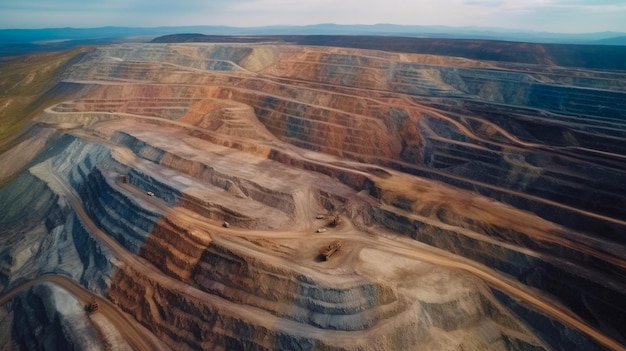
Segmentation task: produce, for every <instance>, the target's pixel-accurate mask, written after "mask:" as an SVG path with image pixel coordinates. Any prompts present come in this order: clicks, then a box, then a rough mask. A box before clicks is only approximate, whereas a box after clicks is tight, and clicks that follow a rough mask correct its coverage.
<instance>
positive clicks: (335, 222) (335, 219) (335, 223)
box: [328, 213, 341, 227]
mask: <svg viewBox="0 0 626 351" xmlns="http://www.w3.org/2000/svg"><path fill="white" fill-rule="evenodd" d="M331 217H332V219H331V220H330V222H328V226H329V227H336V226H338V225H339V223H341V217H339V214H337V213H335V214H333V215H332V216H331Z"/></svg>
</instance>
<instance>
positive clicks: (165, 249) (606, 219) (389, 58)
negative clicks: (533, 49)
mask: <svg viewBox="0 0 626 351" xmlns="http://www.w3.org/2000/svg"><path fill="white" fill-rule="evenodd" d="M70 62H71V65H70V66H69V67H67V68H66V69H65V70H63V73H62V74H61V75H60V76H59V77H60V82H59V83H58V84H57V85H55V86H54V87H53V88H52V90H51V91H52V92H53V93H54V94H57V95H56V96H63V97H67V98H64V99H63V101H62V102H59V103H56V104H53V105H50V106H49V107H48V108H46V109H45V111H43V112H42V113H41V114H39V115H38V116H37V118H36V119H35V121H34V122H33V125H32V127H30V128H29V129H28V132H26V133H23V134H22V136H21V139H20V140H19V141H15V142H13V144H12V145H15V147H14V148H11V147H7V151H4V152H3V153H2V154H0V162H2V165H3V169H2V170H0V182H2V181H3V180H6V181H7V183H8V185H6V186H5V187H3V188H2V189H0V199H4V200H5V201H4V205H2V206H4V207H0V209H1V210H3V211H5V212H4V213H5V214H4V215H2V216H0V225H3V226H4V228H8V229H6V230H5V232H3V233H1V234H2V235H3V238H4V240H5V241H6V243H7V244H5V245H4V246H3V247H0V249H2V251H0V254H1V255H3V256H2V257H3V259H4V261H3V262H4V263H3V266H2V274H1V275H0V278H2V279H1V281H2V287H5V288H6V289H10V288H16V287H17V289H20V288H19V287H18V286H19V285H20V283H23V282H25V281H30V282H31V283H28V284H34V283H36V282H39V281H43V280H46V281H50V282H53V283H56V284H59V285H60V286H61V287H62V288H65V289H67V290H68V291H70V292H71V293H76V291H77V290H76V289H75V288H73V287H71V284H69V283H59V282H60V280H55V279H56V278H38V277H39V276H41V275H42V274H43V273H54V274H57V275H65V276H68V275H69V276H71V277H72V278H73V279H77V280H79V282H80V284H81V285H84V286H86V287H88V288H90V289H91V290H92V291H93V292H94V293H97V294H100V295H102V296H103V297H106V298H107V299H108V300H109V301H110V302H111V303H112V304H111V306H117V308H119V309H120V310H121V311H124V312H126V313H127V314H129V315H130V316H132V317H134V319H136V321H137V322H139V323H140V324H141V325H143V327H144V328H145V329H141V328H135V327H133V328H134V329H132V330H131V331H129V332H128V333H127V332H120V333H119V334H120V335H121V336H122V337H124V338H126V339H127V340H128V339H138V340H137V342H133V340H128V344H129V345H130V346H131V347H134V348H136V349H152V348H154V347H157V346H155V345H156V344H154V341H153V340H154V337H156V338H158V339H159V340H161V341H162V342H163V343H164V344H166V345H168V347H170V348H172V349H176V350H187V349H188V350H193V349H213V350H220V349H223V350H231V349H255V350H256V349H261V350H270V349H284V350H297V349H300V350H309V349H319V350H407V349H424V348H432V349H434V350H462V349H465V350H477V349H490V350H537V349H571V348H572V347H582V348H589V349H593V348H597V349H599V348H608V349H615V350H623V349H624V346H623V344H624V343H625V340H626V335H625V334H624V330H623V327H622V326H623V323H622V322H624V320H623V318H624V317H623V316H624V315H626V314H625V312H626V306H625V305H624V301H626V299H624V297H625V296H624V292H625V291H626V283H625V281H624V277H625V269H626V260H625V257H626V250H625V247H624V245H625V244H626V240H624V234H625V233H626V219H625V218H626V212H625V211H626V206H624V205H625V204H626V193H624V188H623V184H624V182H625V181H626V169H625V167H624V159H625V158H626V153H624V147H623V145H624V140H625V138H626V129H625V124H624V122H623V121H624V117H626V115H624V111H626V109H624V107H626V105H624V104H626V83H624V82H625V81H626V74H624V73H623V72H621V71H594V70H590V69H584V68H576V69H566V68H563V67H560V66H556V65H554V62H543V61H541V62H538V63H540V64H526V63H525V64H521V63H511V62H496V61H473V60H471V59H467V58H455V57H447V56H433V55H424V54H407V53H395V52H389V51H374V50H362V49H348V48H322V47H314V46H295V45H282V44H281V45H278V44H255V45H249V44H145V45H140V44H133V45H114V46H107V47H102V48H98V49H93V50H90V51H88V52H86V53H84V54H81V55H80V56H77V57H76V58H75V59H74V60H71V61H70ZM7 145H8V144H7ZM18 148H19V149H18ZM44 193H45V195H46V197H45V198H44V197H43V194H44ZM37 194H42V195H37ZM38 196H40V197H39V198H38ZM333 213H336V214H338V215H340V218H341V221H340V223H339V225H337V226H330V225H328V224H329V222H330V221H331V220H332V216H331V214H333ZM318 215H323V216H324V218H323V219H317V218H316V217H317V216H318ZM225 222H228V225H225ZM319 228H325V229H326V231H322V232H320V233H318V232H317V231H318V229H319ZM52 235H60V236H61V237H71V238H72V241H71V243H73V245H69V244H68V245H69V246H68V247H65V248H60V249H59V252H61V253H62V252H67V253H66V254H67V255H68V257H69V253H70V252H72V255H76V257H77V260H78V262H79V264H77V265H76V266H77V268H76V271H73V270H72V269H69V268H67V267H66V266H64V265H63V262H62V260H60V262H59V263H58V265H56V266H55V265H52V264H48V265H47V266H45V267H42V266H41V265H40V263H38V262H39V261H37V258H36V254H35V253H36V252H38V253H39V255H40V256H41V255H44V256H45V255H46V254H47V253H49V252H52V251H51V250H52V249H51V247H52V246H50V245H47V244H46V240H47V239H46V237H50V236H52ZM21 238H30V239H21ZM29 240H30V241H29ZM48 240H49V239H48ZM68 240H69V239H68ZM27 241H28V243H27ZM334 242H338V243H340V247H339V249H338V250H337V251H336V252H334V253H333V254H332V255H330V256H329V257H328V260H324V259H323V258H322V257H321V254H322V253H323V251H324V250H325V248H327V247H328V245H330V244H331V243H334ZM23 247H24V249H22V248H23ZM35 247H36V248H37V249H35ZM18 248H19V250H18ZM64 250H66V251H64ZM29 253H30V256H29ZM72 257H74V256H72ZM47 277H48V276H47ZM23 289H26V286H25V287H23ZM7 291H8V290H7ZM19 291H21V290H19ZM81 294H82V293H81ZM13 296H14V295H13V294H11V295H5V296H4V300H0V301H2V302H3V303H4V302H5V300H7V301H8V300H9V297H13ZM79 297H80V299H82V300H85V299H86V295H80V296H79ZM107 306H109V305H107ZM108 308H110V307H107V309H108ZM111 308H115V307H111ZM0 312H1V311H0ZM10 313H13V315H15V314H19V313H22V312H20V310H17V309H14V310H11V307H10V306H9V307H7V314H10ZM107 313H109V312H107ZM110 313H113V312H110ZM105 317H107V318H108V323H109V327H111V328H112V329H118V330H119V329H124V328H126V325H123V324H122V322H120V319H119V318H121V317H110V318H109V315H108V314H106V315H105ZM6 320H7V321H8V319H6ZM16 320H18V319H16ZM7 323H8V322H7ZM106 323H107V322H106V321H102V320H100V321H99V322H98V324H99V325H100V327H99V328H100V329H104V330H106ZM124 323H126V322H124ZM3 325H4V324H3ZM103 325H104V327H103ZM17 327H18V326H15V325H13V326H12V328H17ZM120 331H123V330H120ZM105 334H106V332H105ZM150 334H152V335H150ZM14 342H16V343H17V344H19V343H20V341H19V340H14ZM151 343H153V344H151ZM5 344H6V341H5V342H3V343H0V346H2V345H5ZM159 347H161V346H159Z"/></svg>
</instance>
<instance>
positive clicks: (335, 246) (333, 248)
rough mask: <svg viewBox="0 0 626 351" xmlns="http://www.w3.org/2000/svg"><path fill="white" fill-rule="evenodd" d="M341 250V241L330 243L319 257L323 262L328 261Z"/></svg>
mask: <svg viewBox="0 0 626 351" xmlns="http://www.w3.org/2000/svg"><path fill="white" fill-rule="evenodd" d="M340 248H341V241H339V240H335V241H333V242H332V243H330V244H329V245H328V246H327V247H326V248H325V249H324V250H323V251H322V252H321V253H320V255H321V256H322V258H323V259H324V261H328V259H329V258H330V257H331V256H332V255H333V254H335V252H337V251H338V250H339V249H340Z"/></svg>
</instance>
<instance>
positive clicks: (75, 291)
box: [0, 275, 169, 351]
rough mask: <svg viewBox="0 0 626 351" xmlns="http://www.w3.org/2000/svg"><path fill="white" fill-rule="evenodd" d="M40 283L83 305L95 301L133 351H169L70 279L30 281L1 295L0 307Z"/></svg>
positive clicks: (57, 276) (58, 276) (53, 277)
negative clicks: (56, 286)
mask: <svg viewBox="0 0 626 351" xmlns="http://www.w3.org/2000/svg"><path fill="white" fill-rule="evenodd" d="M41 283H53V284H55V285H58V286H60V287H61V288H63V289H65V290H67V291H68V292H70V293H71V294H72V295H74V297H76V298H77V299H78V300H79V301H80V302H82V303H83V304H87V303H89V302H90V301H92V300H95V301H96V302H97V303H98V307H99V308H98V312H97V313H101V314H102V315H103V316H104V317H106V319H107V320H108V321H109V323H111V324H112V325H114V326H115V327H116V328H117V330H118V331H119V333H120V334H121V335H122V337H124V339H125V340H126V341H127V342H128V344H129V345H130V346H131V347H132V348H133V350H139V351H141V350H144V351H155V350H169V348H167V347H165V346H164V345H163V344H162V343H160V342H158V341H156V340H154V339H153V337H151V336H147V335H146V334H145V333H144V332H143V331H142V330H141V327H139V326H138V323H137V322H136V321H134V320H132V319H131V318H129V317H128V316H127V315H126V314H124V313H123V312H121V311H120V309H119V308H117V307H116V306H115V305H113V304H112V303H111V302H109V300H107V299H105V298H103V297H100V296H98V295H96V294H94V293H92V292H90V291H89V290H87V289H85V288H83V287H82V286H80V285H79V284H78V283H76V282H75V281H73V280H72V279H70V278H67V277H64V276H60V275H44V276H41V277H38V278H36V279H33V280H30V281H28V282H26V283H24V284H22V285H20V286H18V287H16V288H14V289H12V290H11V291H9V292H7V293H5V294H4V295H2V296H1V297H0V305H4V304H5V303H7V302H8V301H9V300H11V299H13V298H14V297H16V296H17V295H19V294H20V293H22V292H24V291H26V290H28V289H29V288H31V287H33V286H35V285H37V284H41Z"/></svg>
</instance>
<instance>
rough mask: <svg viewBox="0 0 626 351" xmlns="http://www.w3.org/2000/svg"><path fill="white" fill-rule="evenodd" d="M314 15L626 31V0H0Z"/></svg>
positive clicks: (26, 12)
mask: <svg viewBox="0 0 626 351" xmlns="http://www.w3.org/2000/svg"><path fill="white" fill-rule="evenodd" d="M317 23H337V24H376V23H392V24H403V25H443V26H455V27H466V26H476V27H489V28H508V29H515V30H529V31H546V32H558V33H588V32H603V31H615V32H626V0H377V1H371V0H107V1H104V0H0V28H54V27H77V28H86V27H101V26H130V27H158V26H185V25H228V26H235V27H254V26H266V25H308V24H317Z"/></svg>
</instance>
